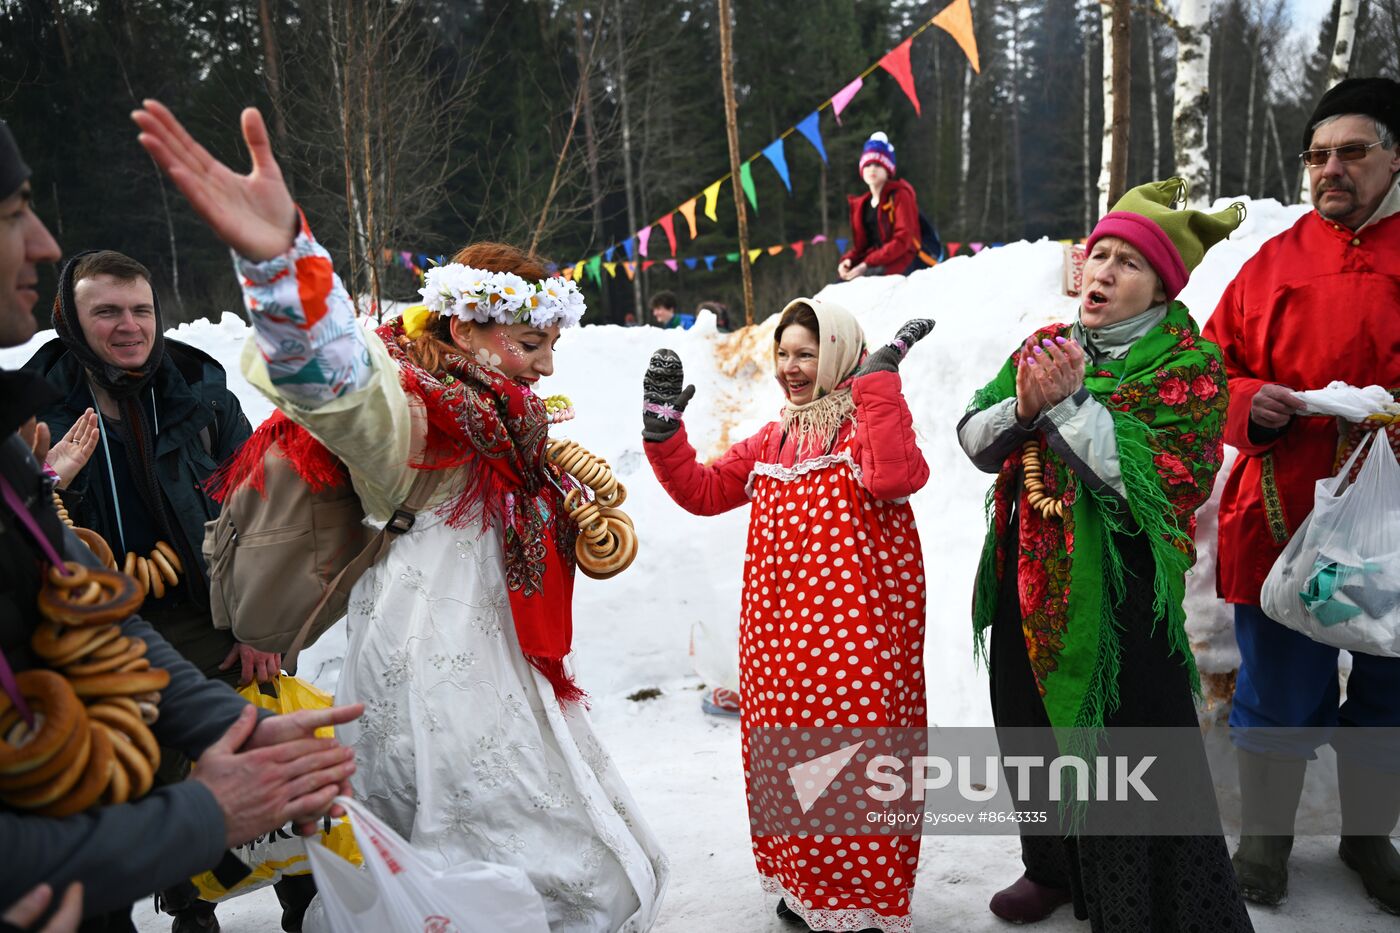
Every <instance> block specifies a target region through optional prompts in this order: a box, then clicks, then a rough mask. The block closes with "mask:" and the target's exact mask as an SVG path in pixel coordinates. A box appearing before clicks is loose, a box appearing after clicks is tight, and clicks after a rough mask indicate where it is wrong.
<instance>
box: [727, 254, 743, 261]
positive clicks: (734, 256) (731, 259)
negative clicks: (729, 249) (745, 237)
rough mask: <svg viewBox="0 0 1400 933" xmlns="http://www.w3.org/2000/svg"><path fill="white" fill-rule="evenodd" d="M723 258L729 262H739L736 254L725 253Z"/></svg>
mask: <svg viewBox="0 0 1400 933" xmlns="http://www.w3.org/2000/svg"><path fill="white" fill-rule="evenodd" d="M724 258H725V259H728V260H729V261H730V262H738V261H739V254H738V253H725V254H724Z"/></svg>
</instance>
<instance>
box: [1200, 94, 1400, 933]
mask: <svg viewBox="0 0 1400 933" xmlns="http://www.w3.org/2000/svg"><path fill="white" fill-rule="evenodd" d="M1397 132H1400V84H1397V83H1396V82H1395V81H1391V80H1389V79H1386V78H1354V79H1349V80H1347V81H1343V82H1342V83H1341V84H1338V85H1337V86H1336V87H1334V88H1332V90H1330V91H1328V92H1327V93H1326V94H1325V95H1324V96H1323V98H1322V100H1321V101H1320V102H1319V103H1318V106H1317V109H1316V111H1315V112H1314V113H1313V115H1312V118H1311V119H1310V120H1309V121H1308V125H1307V130H1306V137H1305V139H1304V146H1305V147H1306V149H1307V151H1305V152H1304V153H1302V159H1303V162H1304V164H1305V165H1306V169H1307V172H1308V177H1309V183H1310V186H1311V191H1312V201H1313V204H1314V205H1315V206H1316V210H1314V211H1312V212H1310V213H1308V214H1307V215H1305V216H1304V217H1302V218H1300V219H1299V220H1298V222H1297V223H1295V224H1294V225H1293V226H1292V227H1291V228H1289V229H1288V230H1286V231H1284V232H1283V233H1281V234H1279V235H1278V236H1276V237H1274V238H1273V239H1272V240H1270V241H1268V242H1267V243H1265V244H1264V246H1263V248H1261V249H1260V250H1259V252H1258V254H1257V255H1255V256H1254V258H1252V259H1251V260H1250V261H1249V262H1247V263H1246V264H1245V265H1244V267H1243V268H1242V269H1241V270H1240V273H1239V275H1238V276H1237V277H1236V278H1235V280H1234V281H1233V282H1232V283H1231V284H1230V286H1229V288H1227V289H1226V291H1225V294H1224V296H1223V297H1222V298H1221V300H1220V305H1219V307H1217V308H1216V311H1215V314H1214V315H1213V316H1212V317H1211V319H1210V321H1209V323H1207V325H1206V327H1205V332H1204V333H1205V336H1206V338H1207V339H1209V340H1212V341H1214V342H1215V343H1217V344H1219V346H1220V348H1221V350H1222V351H1223V353H1224V357H1225V366H1226V369H1227V371H1228V373H1229V376H1230V408H1229V414H1228V420H1227V425H1226V430H1225V441H1226V443H1228V444H1230V445H1232V446H1234V447H1236V448H1238V449H1239V452H1240V458H1239V460H1238V461H1237V462H1236V463H1235V467H1234V470H1233V471H1232V472H1231V474H1230V478H1229V480H1228V482H1227V483H1226V486H1225V491H1224V494H1223V496H1222V498H1221V502H1220V548H1219V562H1218V566H1217V574H1218V577H1217V587H1218V590H1219V592H1220V595H1221V596H1222V597H1223V598H1224V599H1225V600H1227V601H1228V602H1230V603H1233V604H1234V605H1235V637H1236V640H1237V641H1238V643H1239V648H1240V656H1241V660H1240V670H1239V677H1238V680H1237V682H1236V686H1235V699H1234V706H1233V709H1232V710H1231V713H1230V725H1231V737H1232V739H1233V741H1234V744H1235V746H1236V748H1237V750H1238V753H1239V766H1240V796H1241V806H1242V820H1243V835H1242V837H1241V839H1240V847H1239V850H1238V851H1237V852H1236V853H1235V857H1234V863H1235V870H1236V872H1237V873H1238V875H1239V879H1240V886H1241V889H1242V890H1243V892H1244V894H1245V897H1247V898H1249V899H1250V900H1252V901H1255V902H1257V903H1262V904H1280V903H1282V902H1283V900H1284V898H1285V897H1286V896H1287V891H1288V855H1289V852H1290V850H1291V848H1292V845H1293V836H1292V832H1293V817H1294V813H1295V811H1296V810H1297V805H1298V798H1299V794H1300V793H1301V790H1302V785H1303V776H1304V771H1305V769H1306V767H1307V762H1308V760H1309V759H1311V758H1315V757H1316V752H1315V749H1316V748H1317V746H1318V745H1320V744H1321V743H1322V742H1326V741H1330V742H1331V744H1332V746H1333V748H1334V749H1335V750H1336V752H1337V770H1338V784H1339V789H1340V796H1341V806H1342V840H1341V846H1340V850H1339V854H1340V855H1341V857H1342V859H1343V860H1344V861H1345V862H1346V864H1347V865H1348V866H1349V867H1351V868H1352V869H1353V870H1355V871H1357V872H1358V873H1359V874H1360V875H1361V879H1362V881H1363V883H1364V885H1365V888H1366V893H1367V894H1368V895H1369V896H1370V898H1371V899H1372V900H1373V901H1375V902H1376V903H1377V904H1378V905H1379V906H1381V907H1382V908H1383V909H1385V910H1387V911H1390V912H1392V913H1400V854H1397V852H1396V851H1395V848H1394V846H1392V845H1391V843H1390V841H1389V839H1388V838H1387V837H1388V834H1389V830H1390V828H1391V827H1393V826H1394V825H1395V822H1396V820H1397V817H1400V749H1396V748H1395V747H1394V743H1386V742H1379V743H1378V742H1376V741H1375V736H1376V733H1370V734H1369V736H1368V733H1366V732H1364V731H1362V730H1360V729H1355V728H1346V727H1358V726H1360V727H1386V726H1389V727H1394V726H1400V658H1384V657H1378V656H1374V655H1366V654H1359V653H1355V654H1353V656H1352V669H1351V674H1350V676H1349V677H1348V679H1347V699H1346V702H1345V703H1342V704H1340V706H1339V705H1338V700H1339V699H1340V689H1339V683H1338V673H1337V657H1338V651H1337V649H1336V648H1332V647H1329V646H1327V645H1323V644H1320V643H1318V642H1315V641H1312V640H1311V639H1309V638H1307V637H1305V636H1303V635H1301V634H1299V633H1297V632H1295V631H1293V630H1291V629H1288V628H1285V627H1284V626H1282V625H1280V624H1279V623H1278V622H1275V621H1274V620H1272V619H1270V618H1269V617H1268V616H1266V615H1265V614H1264V613H1263V611H1262V610H1261V609H1260V608H1259V606H1260V596H1259V593H1260V588H1261V587H1262V585H1263V583H1264V579H1265V577H1266V576H1267V575H1268V573H1269V569H1270V568H1271V567H1272V566H1273V564H1274V562H1275V560H1277V558H1278V556H1279V554H1280V553H1281V552H1282V551H1283V548H1284V546H1285V545H1286V544H1287V542H1288V539H1289V538H1290V537H1291V536H1292V535H1293V534H1294V533H1296V532H1297V530H1298V527H1299V525H1301V524H1302V522H1303V520H1304V519H1305V518H1307V516H1308V514H1309V513H1310V512H1311V511H1312V504H1313V492H1314V483H1315V482H1316V481H1317V480H1319V479H1323V478H1325V477H1328V476H1331V475H1333V474H1334V473H1335V472H1336V470H1337V469H1338V462H1339V461H1338V451H1339V445H1340V444H1341V443H1343V442H1344V441H1349V440H1352V439H1353V437H1352V435H1351V434H1350V433H1347V434H1345V435H1344V434H1341V433H1339V422H1337V421H1335V420H1331V419H1322V418H1310V417H1300V416H1299V414H1298V412H1299V410H1300V409H1301V408H1302V407H1303V406H1302V403H1301V402H1299V401H1298V400H1297V399H1296V398H1295V397H1294V395H1293V392H1294V391H1295V390H1305V389H1317V388H1321V387H1323V386H1325V385H1327V384H1328V383H1329V382H1331V381H1333V380H1342V381H1344V382H1348V383H1351V384H1352V385H1357V386H1365V385H1372V384H1378V385H1382V386H1386V387H1388V388H1390V389H1391V390H1392V391H1397V390H1400V352H1397V350H1400V188H1397V184H1396V179H1397V173H1400V150H1397V147H1396V134H1397ZM1340 427H1341V428H1343V429H1345V427H1346V426H1345V425H1340ZM1352 430H1354V428H1353V429H1352ZM1338 726H1341V727H1343V728H1336V727H1338ZM1363 736H1368V738H1369V740H1368V738H1363Z"/></svg>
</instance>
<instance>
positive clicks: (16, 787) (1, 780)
mask: <svg viewBox="0 0 1400 933" xmlns="http://www.w3.org/2000/svg"><path fill="white" fill-rule="evenodd" d="M11 713H13V714H14V715H15V717H18V716H19V714H18V712H16V711H14V710H11ZM16 721H17V718H16V719H10V718H9V717H8V716H7V717H6V718H5V719H4V720H0V734H4V733H6V732H8V731H9V730H10V729H11V727H13V725H14V724H15V722H16ZM82 744H83V737H82V730H81V729H74V730H73V731H72V733H71V734H70V735H69V736H68V741H67V742H64V743H63V747H62V748H60V749H59V750H58V754H57V755H54V756H53V757H52V758H50V759H49V760H48V761H46V762H44V764H42V765H40V766H39V767H37V768H35V769H34V770H33V771H26V772H24V773H23V774H15V775H6V776H4V777H0V796H3V795H4V794H6V793H9V792H11V791H22V790H29V789H30V788H34V787H38V786H39V785H40V784H43V783H44V782H45V781H47V780H49V779H51V778H52V777H54V776H55V775H57V774H59V773H61V772H63V771H64V770H66V769H67V768H68V766H69V765H71V764H72V763H73V759H74V758H76V757H77V756H78V752H79V751H80V750H81V746H82Z"/></svg>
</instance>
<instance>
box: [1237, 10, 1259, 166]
mask: <svg viewBox="0 0 1400 933" xmlns="http://www.w3.org/2000/svg"><path fill="white" fill-rule="evenodd" d="M1258 86H1259V34H1258V33H1257V32H1256V33H1255V34H1254V48H1253V51H1252V54H1251V55H1250V58H1249V103H1248V104H1247V105H1246V106H1245V118H1244V191H1243V192H1241V193H1242V194H1249V193H1250V188H1249V182H1250V177H1249V171H1250V165H1251V163H1252V162H1253V161H1254V95H1255V94H1256V93H1257V89H1258Z"/></svg>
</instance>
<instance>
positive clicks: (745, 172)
mask: <svg viewBox="0 0 1400 933" xmlns="http://www.w3.org/2000/svg"><path fill="white" fill-rule="evenodd" d="M752 165H753V163H751V162H745V163H744V164H743V165H741V166H739V187H741V188H743V189H744V197H746V198H748V199H749V203H750V204H752V205H753V212H754V213H755V214H757V213H758V192H757V191H756V190H754V186H753V167H752Z"/></svg>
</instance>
